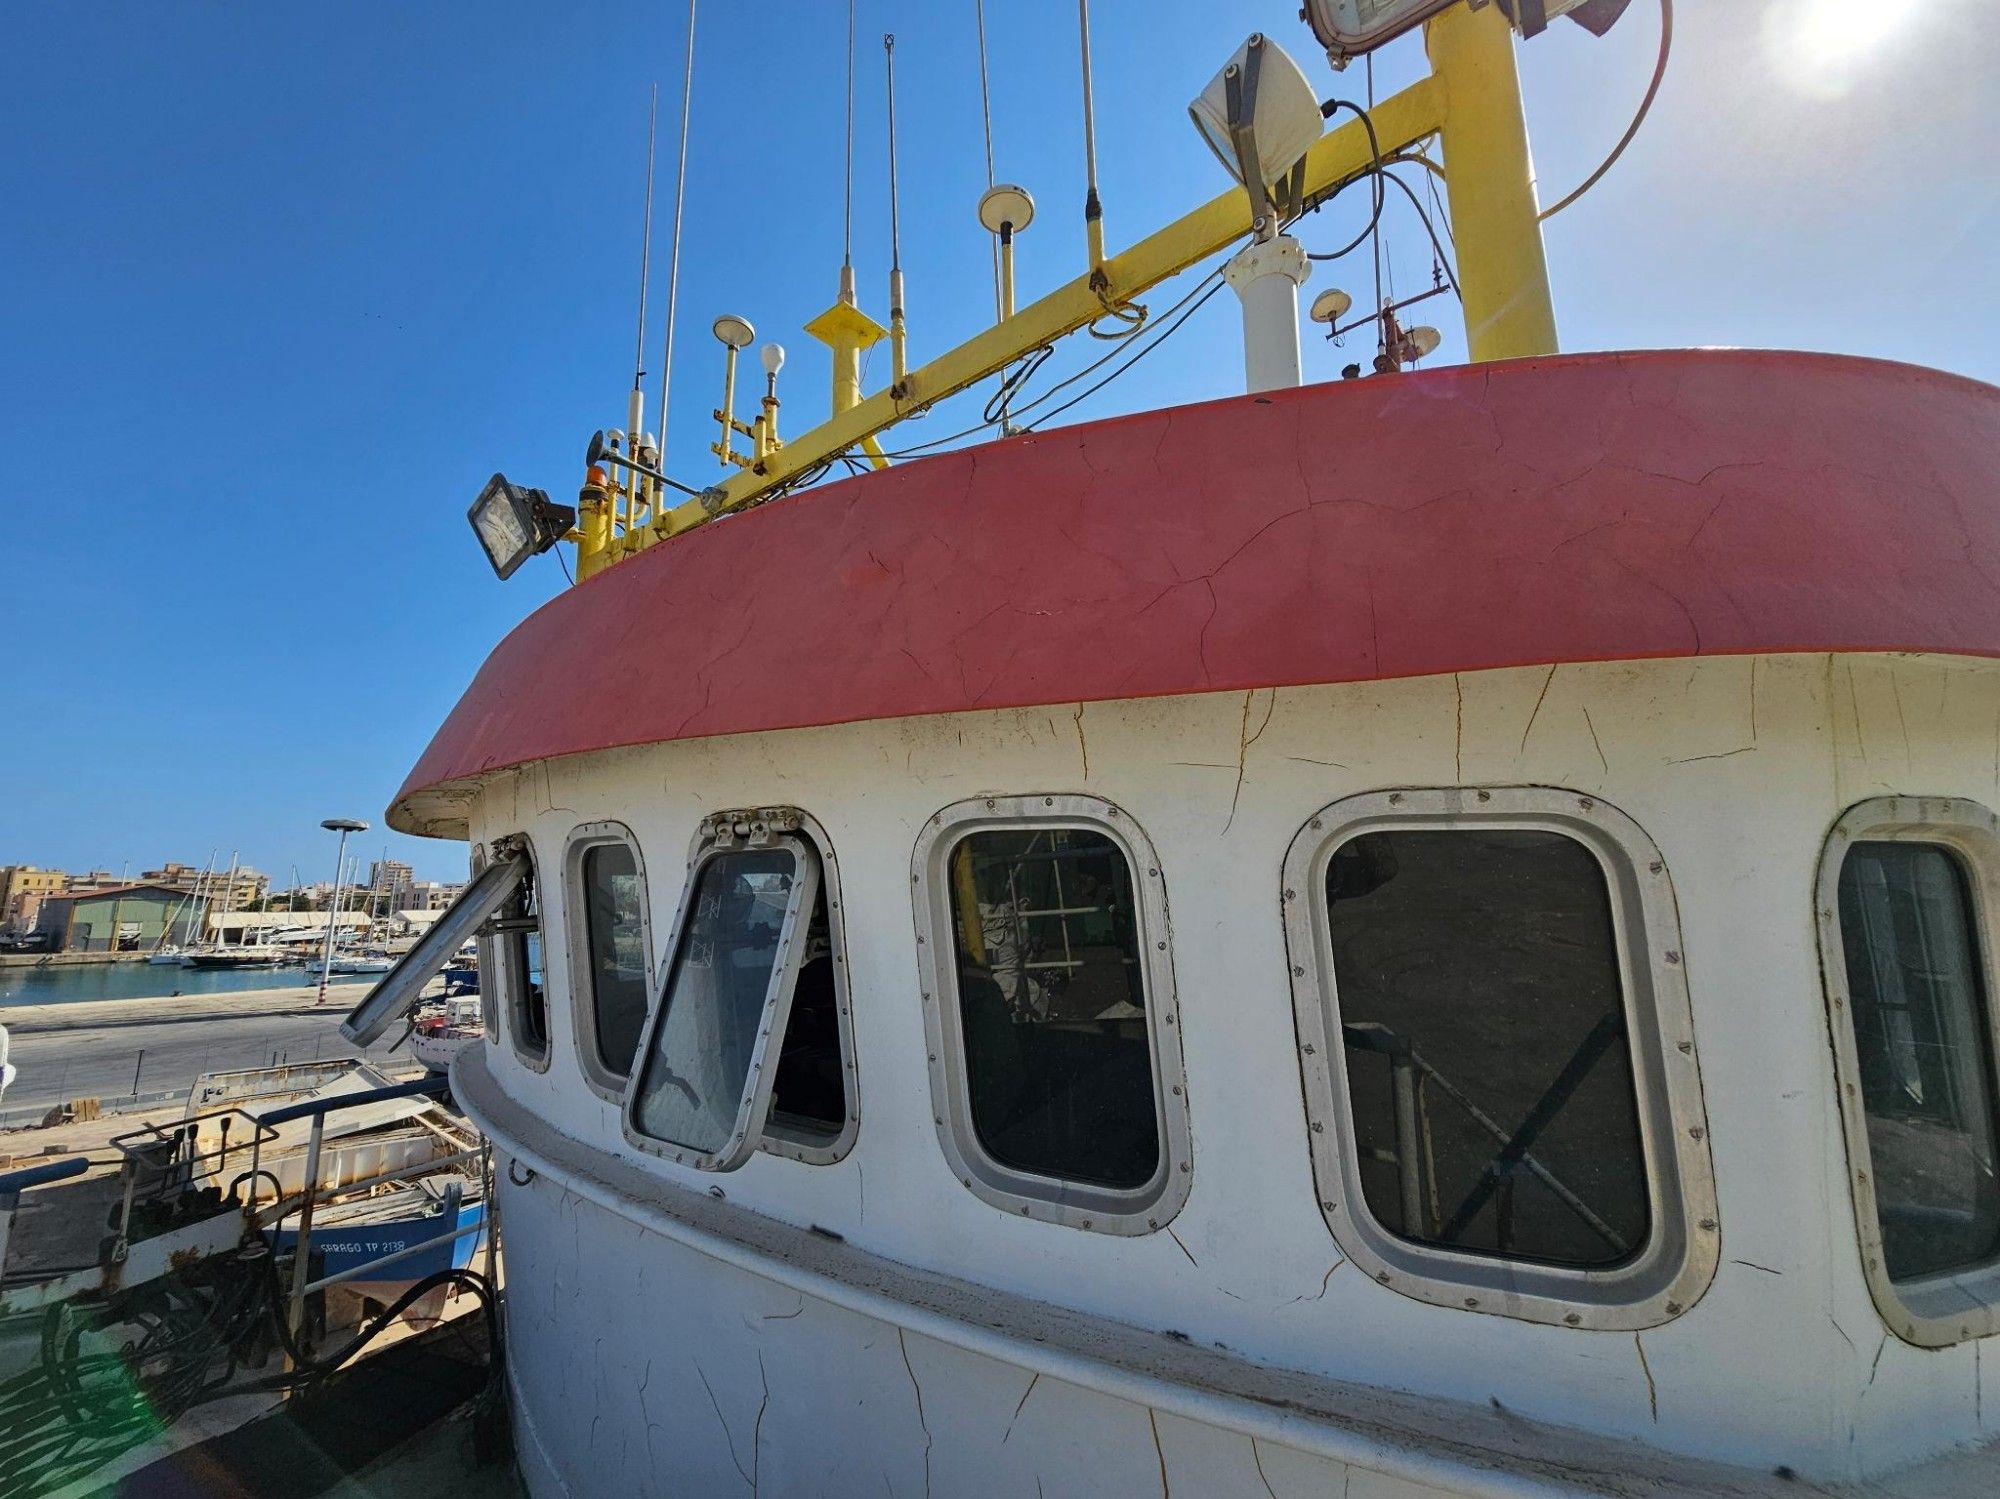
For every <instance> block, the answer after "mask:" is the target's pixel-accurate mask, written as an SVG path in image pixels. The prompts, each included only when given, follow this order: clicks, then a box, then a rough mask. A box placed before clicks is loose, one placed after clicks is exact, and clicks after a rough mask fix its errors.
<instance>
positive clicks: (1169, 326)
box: [1022, 278, 1222, 432]
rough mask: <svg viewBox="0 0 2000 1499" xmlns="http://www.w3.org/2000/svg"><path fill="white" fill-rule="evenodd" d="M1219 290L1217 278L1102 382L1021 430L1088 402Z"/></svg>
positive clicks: (1031, 429) (1150, 351) (1043, 414)
mask: <svg viewBox="0 0 2000 1499" xmlns="http://www.w3.org/2000/svg"><path fill="white" fill-rule="evenodd" d="M1221 290H1222V282H1221V280H1220V279H1219V278H1218V279H1217V281H1216V283H1215V285H1213V286H1211V287H1210V288H1209V289H1208V290H1207V291H1205V292H1203V293H1202V294H1201V296H1200V297H1199V298H1197V299H1196V300H1195V302H1194V304H1193V305H1192V306H1190V307H1189V308H1188V309H1187V311H1185V312H1183V313H1182V314H1181V315H1180V316H1179V317H1178V318H1176V319H1175V320H1174V321H1173V322H1171V323H1167V324H1165V325H1164V326H1162V327H1161V329H1160V331H1159V332H1158V333H1157V334H1155V335H1154V337H1153V338H1152V339H1150V340H1149V341H1148V342H1147V344H1146V346H1145V347H1144V348H1143V349H1140V350H1139V351H1138V352H1137V353H1135V354H1134V355H1133V356H1132V357H1131V358H1130V359H1128V360H1126V361H1125V362H1124V363H1123V364H1121V365H1120V366H1119V367H1118V368H1117V369H1115V370H1113V371H1112V372H1111V373H1110V374H1108V375H1106V376H1105V377H1104V378H1103V379H1102V380H1099V381H1098V382H1097V383H1096V384H1095V385H1093V386H1090V387H1089V388H1088V389H1086V390H1084V391H1081V392H1080V393H1078V394H1077V395H1074V396H1072V397H1070V399H1068V400H1067V401H1064V402H1063V403H1062V405H1060V406H1057V407H1055V408H1053V409H1052V410H1049V411H1045V412H1043V413H1042V414H1041V416H1039V417H1037V418H1036V419H1035V420H1034V421H1033V422H1030V423H1029V424H1028V425H1027V426H1026V427H1024V428H1022V430H1023V431H1024V432H1032V431H1034V430H1035V428H1037V427H1039V426H1040V425H1041V424H1042V423H1043V422H1046V421H1048V420H1049V419H1050V418H1051V417H1056V416H1060V415H1062V413H1063V412H1065V411H1067V410H1069V409H1070V407H1072V406H1074V405H1076V404H1077V402H1079V401H1085V400H1088V399H1089V398H1090V397H1092V396H1094V395H1096V394H1097V393H1098V392H1099V391H1100V390H1102V389H1104V387H1105V386H1107V385H1109V384H1110V383H1111V382H1112V381H1113V380H1116V379H1117V378H1118V377H1119V376H1120V375H1122V374H1124V373H1125V372H1126V371H1127V370H1129V369H1130V368H1132V366H1133V365H1135V364H1137V363H1138V362H1139V361H1140V360H1142V359H1144V358H1145V357H1146V356H1147V355H1148V354H1150V353H1152V352H1153V350H1155V349H1157V348H1158V347H1159V346H1160V345H1161V344H1163V343H1165V342H1166V341H1167V339H1168V338H1169V337H1170V336H1171V335H1172V334H1173V333H1174V332H1175V330H1177V329H1178V328H1179V327H1180V326H1181V324H1182V323H1185V322H1186V321H1187V320H1188V319H1189V318H1191V317H1193V316H1194V315H1195V314H1196V313H1197V312H1199V311H1201V308H1202V304H1203V303H1204V302H1206V301H1207V300H1208V299H1209V298H1210V297H1212V296H1214V295H1215V294H1216V293H1217V292H1219V291H1221Z"/></svg>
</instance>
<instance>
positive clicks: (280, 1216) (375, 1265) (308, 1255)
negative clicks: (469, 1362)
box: [251, 1077, 494, 1337]
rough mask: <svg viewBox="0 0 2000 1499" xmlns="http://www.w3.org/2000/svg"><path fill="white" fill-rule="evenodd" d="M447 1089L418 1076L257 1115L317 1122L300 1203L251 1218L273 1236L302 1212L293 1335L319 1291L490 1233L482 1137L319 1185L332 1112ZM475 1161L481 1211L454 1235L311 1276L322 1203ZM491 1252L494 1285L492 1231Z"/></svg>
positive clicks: (263, 1119) (487, 1160) (289, 1315)
mask: <svg viewBox="0 0 2000 1499" xmlns="http://www.w3.org/2000/svg"><path fill="white" fill-rule="evenodd" d="M447 1087H448V1084H447V1081H446V1080H445V1079H444V1078H442V1077H426V1078H419V1079H417V1080H416V1081H414V1082H408V1083H398V1084H396V1085H394V1086H392V1087H387V1088H371V1089H369V1090H368V1091H367V1092H365V1093H352V1094H348V1095H347V1096H345V1097H342V1098H324V1099H322V1098H312V1099H307V1100H305V1101H304V1102H301V1103H295V1104H288V1105H286V1106H285V1107H283V1108H278V1109H272V1110H270V1111H269V1112H267V1113H265V1114H262V1115H259V1116H258V1122H259V1123H260V1124H261V1125H264V1126H268V1127H270V1128H271V1129H272V1130H274V1131H275V1129H276V1128H277V1126H279V1125H283V1124H290V1123H293V1122H294V1121H296V1120H300V1119H310V1120H311V1121H312V1132H311V1134H309V1135H308V1136H307V1138H306V1159H305V1174H304V1185H303V1188H302V1190H301V1191H300V1193H299V1199H298V1202H297V1203H296V1205H294V1204H292V1203H290V1202H289V1201H286V1200H284V1199H282V1198H281V1199H280V1201H278V1202H277V1203H275V1204H273V1207H272V1209H271V1210H270V1216H269V1218H268V1220H266V1218H265V1216H264V1215H262V1214H256V1213H252V1214H251V1221H252V1222H253V1223H254V1224H256V1226H258V1227H260V1228H264V1227H268V1228H269V1229H270V1230H271V1231H272V1232H273V1233H274V1234H275V1233H276V1232H277V1231H278V1230H279V1229H281V1228H282V1226H283V1223H284V1220H285V1219H286V1218H287V1217H289V1216H290V1215H291V1214H292V1212H294V1211H296V1212H297V1214H298V1228H297V1230H296V1231H295V1238H294V1245H293V1250H292V1285H291V1293H290V1301H289V1305H288V1307H287V1309H286V1324H287V1326H289V1327H290V1328H291V1331H292V1335H293V1336H294V1337H297V1336H298V1333H299V1330H300V1328H301V1327H302V1326H303V1325H304V1322H305V1305H306V1297H307V1296H309V1295H311V1294H313V1293H314V1292H316V1291H323V1290H325V1289H326V1288H327V1287H329V1286H334V1285H338V1284H340V1283H341V1282H343V1281H348V1280H355V1279H359V1278H360V1277H361V1276H363V1275H367V1276H370V1277H373V1276H375V1275H377V1274H378V1273H379V1272H380V1271H381V1270H382V1269H383V1268H384V1267H386V1266H389V1265H395V1264H399V1263H401V1262H402V1261H404V1260H407V1259H411V1258H413V1257H415V1256H416V1255H418V1254H422V1253H424V1252H426V1251H429V1250H435V1249H438V1248H441V1247H443V1246H446V1245H455V1244H457V1242H458V1241H459V1240H460V1239H463V1238H466V1237H468V1236H469V1235H473V1234H479V1233H482V1232H486V1230H487V1229H488V1228H489V1226H490V1215H491V1213H492V1202H491V1195H490V1188H491V1185H492V1147H491V1146H490V1145H488V1144H487V1143H485V1142H484V1141H483V1140H482V1141H481V1142H480V1144H479V1145H478V1146H477V1147H476V1148H475V1149H472V1150H465V1151H459V1152H456V1153H454V1154H451V1155H448V1156H444V1157H441V1158H435V1159H432V1160H429V1161H424V1162H420V1163H417V1164H416V1165H413V1166H404V1167H399V1168H397V1169H395V1170H393V1171H387V1172H382V1173H378V1174H377V1175H375V1176H372V1177H368V1178H366V1179H364V1180H361V1181H355V1182H348V1183H345V1184H343V1185H341V1186H338V1187H333V1188H329V1189H326V1190H324V1191H322V1190H321V1189H320V1185H319V1167H320V1153H321V1149H322V1147H323V1146H324V1144H325V1141H326V1120H327V1116H328V1115H329V1114H339V1113H344V1112H346V1111H348V1110H350V1109H357V1108H364V1107H367V1106H369V1105H372V1104H379V1103H388V1102H392V1101H394V1100H396V1099H399V1098H432V1099H435V1098H439V1097H442V1096H443V1094H444V1093H445V1091H446V1088H447ZM472 1159H477V1160H478V1161H479V1163H480V1170H479V1178H480V1183H481V1198H480V1206H481V1211H480V1215H479V1219H478V1221H477V1222H475V1223H472V1224H469V1225H466V1226H464V1227H460V1228H454V1229H452V1231H451V1232H449V1233H443V1234H436V1235H433V1236H431V1237H430V1238H427V1239H424V1240H422V1241H420V1242H418V1243H416V1244H411V1245H408V1246H406V1247H405V1248H403V1249H400V1250H397V1251H396V1252H395V1253H393V1254H389V1255H384V1256H382V1257H380V1258H376V1259H370V1260H367V1261H365V1262H363V1263H361V1264H359V1265H354V1266H351V1267H349V1268H348V1269H346V1270H341V1271H337V1272H335V1273H334V1274H332V1275H324V1276H321V1277H320V1278H319V1279H318V1280H312V1279H310V1276H311V1273H312V1271H311V1264H312V1231H313V1218H314V1215H315V1212H316V1210H317V1209H318V1208H319V1207H320V1206H321V1205H331V1204H332V1203H333V1202H334V1201H336V1200H337V1199H339V1198H342V1197H348V1196H353V1195H355V1194H357V1193H359V1192H363V1191H368V1190H372V1189H373V1188H375V1187H378V1186H382V1185H384V1184H386V1183H388V1182H391V1181H398V1180H401V1179H403V1178H405V1177H408V1176H413V1175H417V1174H419V1173H420V1172H424V1171H434V1170H437V1169H438V1168H439V1167H441V1166H446V1165H452V1164H456V1163H458V1162H461V1161H467V1160H472ZM260 1164H261V1163H260V1160H259V1159H258V1158H257V1157H256V1156H253V1157H252V1160H251V1174H252V1176H253V1177H254V1176H255V1174H256V1173H257V1170H258V1167H259V1165H260ZM457 1200H458V1199H457V1197H456V1195H455V1194H453V1195H451V1196H448V1197H447V1199H446V1201H447V1204H448V1205H449V1204H451V1203H454V1202H456V1201H457ZM454 1216H455V1215H452V1214H451V1213H450V1212H449V1207H448V1209H447V1213H446V1217H447V1220H448V1221H450V1220H452V1219H453V1218H454ZM486 1253H487V1275H488V1281H489V1283H490V1282H491V1277H492V1273H493V1259H494V1246H493V1240H492V1237H491V1235H490V1234H489V1235H488V1238H487V1243H486Z"/></svg>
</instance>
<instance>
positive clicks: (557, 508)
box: [465, 474, 576, 580]
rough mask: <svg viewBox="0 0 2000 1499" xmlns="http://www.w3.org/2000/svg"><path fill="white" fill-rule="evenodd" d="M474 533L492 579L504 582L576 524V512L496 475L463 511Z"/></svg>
mask: <svg viewBox="0 0 2000 1499" xmlns="http://www.w3.org/2000/svg"><path fill="white" fill-rule="evenodd" d="M465 518H466V519H467V520H469V521H471V522H472V530H473V534H474V535H476V536H477V537H478V538H479V545H480V546H481V547H482V548H484V549H485V552H486V560H487V561H488V562H490V563H491V564H492V565H493V572H494V576H496V577H498V578H501V579H503V580H504V579H507V578H511V577H512V576H513V575H514V571H515V569H516V568H518V567H519V566H520V565H521V564H522V563H523V562H526V561H527V560H528V559H529V558H530V557H539V556H540V555H541V554H542V553H543V552H546V551H547V550H548V549H549V548H550V547H552V546H554V545H555V544H556V543H557V542H558V541H559V540H561V539H562V537H563V534H564V533H565V532H567V531H568V530H569V528H570V527H571V526H573V525H575V524H576V511H575V510H573V509H572V508H571V507H569V506H568V505H557V504H554V503H552V502H551V501H550V499H549V497H548V495H547V494H546V493H544V492H543V491H542V490H539V489H524V488H522V487H521V486H520V485H517V484H510V483H509V482H508V481H507V476H506V475H505V474H495V475H494V476H493V477H492V478H490V479H488V480H487V481H486V487H485V488H484V489H482V490H480V491H479V498H478V499H476V500H474V501H473V502H472V508H471V509H469V510H467V511H466V512H465Z"/></svg>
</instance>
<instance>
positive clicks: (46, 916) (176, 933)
mask: <svg viewBox="0 0 2000 1499" xmlns="http://www.w3.org/2000/svg"><path fill="white" fill-rule="evenodd" d="M207 915H208V903H207V900H206V898H205V897H204V898H203V899H200V900H197V899H196V898H195V897H194V895H193V893H192V892H191V891H187V890H179V889H176V888H175V887H174V886H172V885H151V884H133V885H110V886H104V887H93V888H90V889H83V890H79V889H75V888H71V889H66V890H64V891H63V892H62V893H61V894H57V895H48V896H44V897H43V898H42V903H41V911H40V916H39V920H38V922H37V925H36V930H37V931H40V932H44V933H47V934H48V935H49V936H50V937H51V938H52V939H53V948H52V950H53V951H55V952H147V951H150V950H151V949H153V948H155V947H158V946H160V945H161V944H162V943H165V942H172V943H177V944H182V945H185V944H188V943H192V942H196V941H199V940H200V937H201V931H202V927H203V925H204V924H205V922H206V919H207Z"/></svg>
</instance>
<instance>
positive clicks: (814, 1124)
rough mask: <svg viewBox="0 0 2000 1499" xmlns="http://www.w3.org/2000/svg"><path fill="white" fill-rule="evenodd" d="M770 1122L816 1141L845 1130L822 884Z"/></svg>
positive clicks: (835, 981) (843, 1065)
mask: <svg viewBox="0 0 2000 1499" xmlns="http://www.w3.org/2000/svg"><path fill="white" fill-rule="evenodd" d="M771 1124H772V1126H773V1127H776V1128H781V1129H783V1130H784V1131H785V1132H786V1133H787V1134H789V1135H794V1136H798V1137H800V1138H802V1139H805V1140H810V1141H814V1142H819V1141H825V1140H831V1139H833V1138H834V1137H835V1136H837V1135H839V1134H840V1133H841V1131H842V1130H843V1129H845V1128H846V1126H847V1055H846V1051H845V1049H844V1048H843V1047H842V1045H841V1040H840V989H839V977H838V975H837V974H836V973H835V972H834V964H833V929H832V924H831V922H830V921H829V920H828V914H827V904H826V885H825V883H824V882H822V883H821V885H820V888H819V892H818V894H817V895H815V896H814V898H813V908H812V922H811V924H810V925H809V926H808V927H807V929H806V945H805V952H804V954H803V957H802V960H801V962H800V964H799V977H798V982H797V983H796V984H795V985H794V986H793V990H792V1013H791V1017H790V1019H789V1020H788V1021H787V1022H786V1025H785V1044H784V1049H783V1050H782V1051H781V1052H780V1053H779V1056H778V1075H777V1080H776V1082H775V1083H774V1084H773V1086H772V1089H771Z"/></svg>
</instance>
